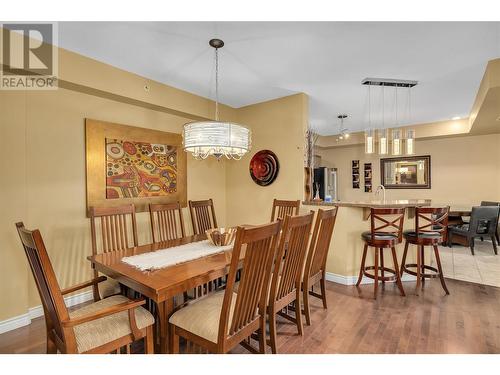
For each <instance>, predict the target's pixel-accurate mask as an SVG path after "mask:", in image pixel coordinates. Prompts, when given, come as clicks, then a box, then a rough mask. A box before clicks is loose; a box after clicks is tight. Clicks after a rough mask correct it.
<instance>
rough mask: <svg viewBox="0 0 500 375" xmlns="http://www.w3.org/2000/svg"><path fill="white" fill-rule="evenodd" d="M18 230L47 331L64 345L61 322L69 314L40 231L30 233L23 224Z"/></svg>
mask: <svg viewBox="0 0 500 375" xmlns="http://www.w3.org/2000/svg"><path fill="white" fill-rule="evenodd" d="M16 228H17V232H18V234H19V238H20V239H21V243H22V244H23V247H24V251H25V253H26V257H27V258H28V262H29V265H30V268H31V271H32V273H33V277H34V279H35V283H36V286H37V289H38V293H39V294H40V299H41V300H42V305H43V309H44V312H45V314H46V323H47V325H48V327H47V331H48V332H50V331H51V330H53V333H54V334H56V335H57V337H58V338H59V339H60V340H61V342H63V343H64V342H65V335H64V333H63V328H62V326H61V321H63V320H67V319H68V318H69V314H68V310H67V308H66V305H65V303H64V299H63V296H62V294H61V289H60V287H59V284H58V282H57V279H56V275H55V273H54V269H53V268H52V264H51V262H50V259H49V256H48V254H47V250H46V248H45V245H44V243H43V239H42V236H41V234H40V231H38V230H34V231H29V230H27V229H25V227H24V224H23V223H16Z"/></svg>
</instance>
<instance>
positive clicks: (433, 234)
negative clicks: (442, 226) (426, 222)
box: [403, 230, 442, 238]
mask: <svg viewBox="0 0 500 375" xmlns="http://www.w3.org/2000/svg"><path fill="white" fill-rule="evenodd" d="M403 235H404V236H405V237H417V232H416V231H414V230H405V231H404V232H403ZM418 236H419V237H420V238H440V237H442V234H441V233H440V232H420V233H419V234H418Z"/></svg>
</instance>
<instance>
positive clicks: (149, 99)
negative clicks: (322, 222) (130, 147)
mask: <svg viewBox="0 0 500 375" xmlns="http://www.w3.org/2000/svg"><path fill="white" fill-rule="evenodd" d="M59 65H60V78H61V79H62V82H61V86H62V87H64V88H59V89H58V90H55V91H29V92H13V91H0V163H1V164H0V166H1V170H2V175H1V176H2V177H1V180H0V182H1V183H0V207H2V213H1V215H0V295H1V296H2V299H3V300H4V301H8V303H2V304H1V305H0V322H1V321H3V320H6V319H9V318H11V317H15V316H18V315H21V314H25V313H26V312H27V311H28V309H29V308H30V307H34V306H38V305H39V304H40V301H39V297H38V293H37V290H36V288H35V285H34V282H33V278H32V275H31V272H30V271H29V267H28V263H27V261H26V257H25V255H24V252H23V251H22V248H21V245H20V243H19V238H18V237H17V233H16V231H15V228H14V223H15V222H17V221H23V222H24V223H25V224H26V226H27V227H28V228H39V229H40V230H41V232H42V235H43V237H44V240H45V244H46V246H47V249H48V252H49V255H50V258H51V260H52V263H53V266H54V269H55V272H56V275H57V278H58V280H59V283H60V285H61V287H67V286H70V285H73V284H75V283H78V282H82V281H84V280H87V279H89V278H90V277H91V272H90V264H89V263H88V261H87V260H86V257H87V256H88V255H89V254H90V252H91V247H90V223H89V221H88V219H87V218H86V217H85V196H86V195H85V188H86V187H85V186H86V184H85V134H84V120H85V118H93V119H97V120H103V121H110V122H114V123H122V124H126V125H132V126H139V127H145V128H150V129H157V130H163V131H169V132H178V133H179V132H180V131H181V129H182V125H183V124H184V123H186V122H188V121H192V120H193V119H199V118H209V117H210V116H211V115H212V112H213V108H214V107H213V102H211V101H209V100H207V99H205V98H201V97H197V96H196V95H192V94H189V93H186V92H183V91H181V90H177V89H174V88H171V87H168V86H165V85H162V84H160V83H157V82H151V81H150V80H147V79H145V78H144V77H140V76H137V75H135V74H131V73H128V72H126V71H123V70H120V69H117V68H114V67H111V66H108V65H106V64H102V63H100V62H97V61H95V60H92V59H89V58H86V57H83V56H80V55H77V54H75V53H71V52H68V51H64V50H59ZM146 83H147V84H148V85H149V86H150V87H151V90H150V91H149V92H145V91H144V84H146ZM307 116H308V113H307V97H306V96H305V95H303V94H298V95H294V96H290V97H286V98H282V99H278V100H273V101H269V102H266V103H261V104H256V105H253V106H248V107H244V108H241V109H238V110H236V109H232V108H230V107H227V106H221V117H222V118H223V119H227V120H232V121H240V122H242V123H244V124H247V125H248V126H249V127H251V128H252V131H253V140H254V142H253V149H252V152H251V153H250V155H247V156H246V157H245V158H244V160H242V161H238V162H236V161H234V162H233V161H225V160H223V161H221V162H217V161H216V160H214V159H207V160H204V161H197V160H194V159H193V158H192V157H191V156H188V173H187V175H188V199H204V198H208V197H212V198H213V199H214V201H215V208H216V212H217V219H218V222H219V224H220V225H227V224H231V225H235V224H241V223H244V222H248V223H263V222H266V221H267V220H268V218H269V216H270V210H271V201H272V199H273V198H274V197H282V198H290V199H292V198H293V199H301V198H302V166H303V161H302V155H303V132H304V129H305V126H306V123H307ZM277 139H279V140H280V142H276V140H277ZM264 148H269V149H271V150H273V151H275V152H276V153H277V155H278V157H279V158H280V162H281V170H280V174H279V176H278V179H277V181H276V182H275V183H274V184H273V185H271V186H270V187H267V188H262V187H259V186H257V185H256V184H255V183H254V182H253V181H252V179H251V178H250V176H249V173H248V163H249V160H250V157H251V156H252V155H253V154H254V153H255V152H256V151H258V150H260V149H264ZM228 191H229V196H228ZM227 202H231V205H228V204H227ZM257 207H266V210H261V209H258V208H257ZM184 217H185V222H186V225H187V230H188V233H191V232H192V229H191V224H190V219H189V215H188V212H187V210H185V212H184ZM149 231H150V229H149V221H148V215H147V214H146V213H140V214H138V232H139V242H140V243H148V242H150V241H151V239H150V232H149Z"/></svg>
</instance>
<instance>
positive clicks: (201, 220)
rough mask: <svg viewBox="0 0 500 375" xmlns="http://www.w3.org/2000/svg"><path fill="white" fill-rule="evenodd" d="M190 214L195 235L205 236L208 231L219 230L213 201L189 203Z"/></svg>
mask: <svg viewBox="0 0 500 375" xmlns="http://www.w3.org/2000/svg"><path fill="white" fill-rule="evenodd" d="M189 213H190V214H191V223H192V224H193V232H194V234H203V233H205V231H206V230H208V229H212V228H217V218H216V217H215V209H214V202H213V200H212V199H207V200H203V201H189Z"/></svg>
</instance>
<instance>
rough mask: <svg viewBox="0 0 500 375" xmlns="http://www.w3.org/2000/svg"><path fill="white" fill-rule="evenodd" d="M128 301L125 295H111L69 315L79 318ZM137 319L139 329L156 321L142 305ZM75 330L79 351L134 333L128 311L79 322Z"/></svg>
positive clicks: (136, 311)
mask: <svg viewBox="0 0 500 375" xmlns="http://www.w3.org/2000/svg"><path fill="white" fill-rule="evenodd" d="M128 301H130V300H129V299H128V298H127V297H125V296H111V297H108V298H105V299H102V300H100V301H97V302H94V303H92V304H90V305H87V306H84V307H82V308H81V309H78V310H75V311H71V312H70V313H69V316H70V318H78V317H81V316H83V315H87V314H92V313H94V312H96V311H99V310H102V309H105V308H107V307H110V306H114V305H118V304H120V303H124V302H128ZM135 320H136V323H137V327H138V328H139V329H143V328H146V327H148V326H150V325H152V324H154V321H155V320H154V318H153V315H151V313H150V312H149V311H147V310H146V309H144V308H142V307H136V308H135ZM74 331H75V336H76V345H77V348H78V352H79V353H83V352H86V351H89V350H91V349H94V348H97V347H98V346H101V345H104V344H107V343H109V342H111V341H113V340H116V339H119V338H121V337H123V336H127V335H129V334H130V333H132V332H131V330H130V323H129V317H128V311H123V312H120V313H116V314H113V315H109V316H105V317H103V318H100V319H96V320H93V321H90V322H87V323H83V324H79V325H77V326H75V327H74Z"/></svg>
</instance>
